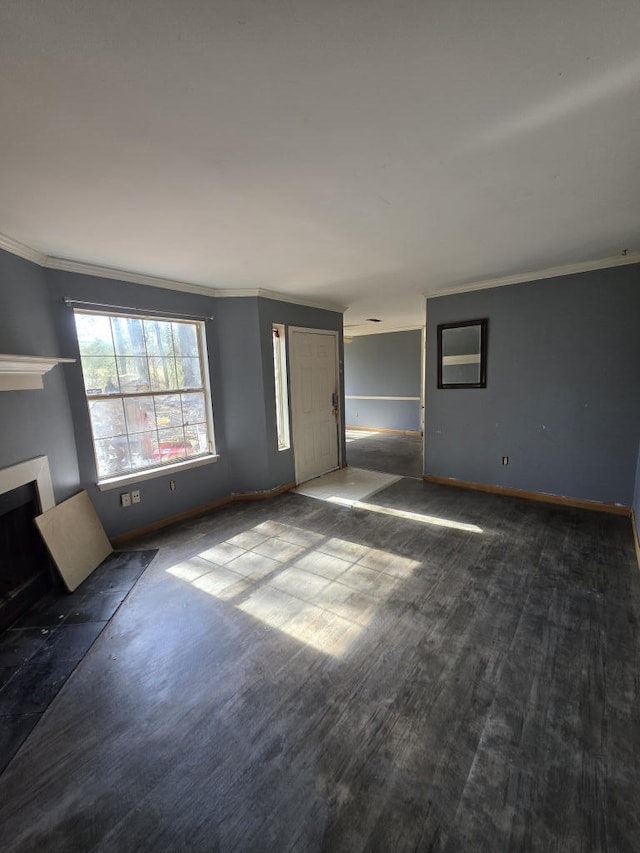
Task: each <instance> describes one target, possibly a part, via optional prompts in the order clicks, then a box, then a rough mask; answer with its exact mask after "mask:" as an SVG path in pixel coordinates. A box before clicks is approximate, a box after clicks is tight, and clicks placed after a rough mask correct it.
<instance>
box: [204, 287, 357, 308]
mask: <svg viewBox="0 0 640 853" xmlns="http://www.w3.org/2000/svg"><path fill="white" fill-rule="evenodd" d="M245 293H246V294H247V295H249V294H250V295H251V296H259V297H260V298H261V299H273V300H274V301H276V302H291V303H292V304H294V305H302V306H304V307H306V308H319V309H320V310H321V311H334V312H335V313H337V314H344V312H345V311H346V310H347V308H348V307H349V306H348V305H340V304H339V303H337V302H329V301H325V300H322V299H306V298H305V297H303V296H293V295H291V294H289V293H280V292H279V291H277V290H267V289H266V288H264V287H260V288H258V290H253V291H242V290H236V291H233V290H224V291H219V292H218V294H217V295H218V296H234V295H236V294H245Z"/></svg>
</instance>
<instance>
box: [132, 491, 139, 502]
mask: <svg viewBox="0 0 640 853" xmlns="http://www.w3.org/2000/svg"><path fill="white" fill-rule="evenodd" d="M131 503H132V504H139V503H140V492H131Z"/></svg>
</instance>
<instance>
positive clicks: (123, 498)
mask: <svg viewBox="0 0 640 853" xmlns="http://www.w3.org/2000/svg"><path fill="white" fill-rule="evenodd" d="M120 506H131V493H130V492H122V494H121V495H120Z"/></svg>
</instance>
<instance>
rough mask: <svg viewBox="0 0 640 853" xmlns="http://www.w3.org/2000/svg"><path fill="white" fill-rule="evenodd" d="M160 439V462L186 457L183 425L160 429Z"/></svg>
mask: <svg viewBox="0 0 640 853" xmlns="http://www.w3.org/2000/svg"><path fill="white" fill-rule="evenodd" d="M158 441H159V442H160V459H159V461H160V462H175V460H176V459H184V458H185V457H186V455H187V452H186V448H185V444H184V430H183V429H182V427H180V428H175V427H173V428H171V429H159V430H158Z"/></svg>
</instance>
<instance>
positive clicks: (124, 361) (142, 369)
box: [116, 355, 151, 394]
mask: <svg viewBox="0 0 640 853" xmlns="http://www.w3.org/2000/svg"><path fill="white" fill-rule="evenodd" d="M116 361H117V363H118V376H119V379H120V388H121V389H122V393H123V394H135V392H136V391H148V390H149V387H150V385H151V382H150V381H149V363H148V362H147V359H146V358H145V357H144V356H135V355H130V356H127V355H124V356H120V357H119V358H118V359H116Z"/></svg>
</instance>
